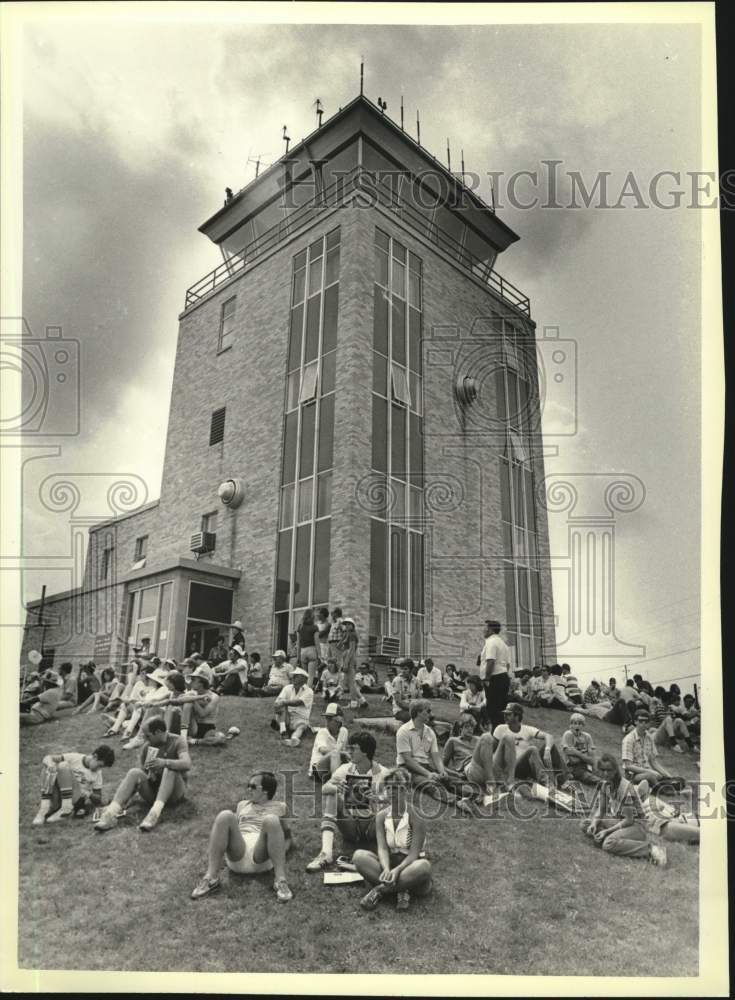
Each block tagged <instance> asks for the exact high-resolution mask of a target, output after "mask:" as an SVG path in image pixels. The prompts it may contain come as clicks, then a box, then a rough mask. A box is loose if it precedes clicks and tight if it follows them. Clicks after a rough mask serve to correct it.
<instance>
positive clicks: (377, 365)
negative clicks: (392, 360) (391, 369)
mask: <svg viewBox="0 0 735 1000" xmlns="http://www.w3.org/2000/svg"><path fill="white" fill-rule="evenodd" d="M373 392H378V393H380V395H381V396H387V395H388V359H387V358H384V357H383V355H382V354H378V352H377V351H373Z"/></svg>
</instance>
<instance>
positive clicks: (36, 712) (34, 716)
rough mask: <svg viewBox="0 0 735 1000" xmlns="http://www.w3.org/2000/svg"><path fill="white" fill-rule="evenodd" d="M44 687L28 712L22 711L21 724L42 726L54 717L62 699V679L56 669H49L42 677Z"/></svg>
mask: <svg viewBox="0 0 735 1000" xmlns="http://www.w3.org/2000/svg"><path fill="white" fill-rule="evenodd" d="M41 680H42V683H43V689H42V690H41V693H40V694H39V695H38V699H37V700H36V701H34V702H33V703H32V704H31V707H30V710H29V711H28V712H21V713H20V716H19V718H20V725H21V726H40V725H42V723H44V722H50V721H51V719H53V718H54V716H55V715H56V712H57V710H58V708H59V702H60V701H61V695H62V687H61V679H60V678H59V675H58V674H57V673H56V671H55V670H47V671H46V672H45V673H44V674H43V676H42V678H41Z"/></svg>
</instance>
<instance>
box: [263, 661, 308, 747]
mask: <svg viewBox="0 0 735 1000" xmlns="http://www.w3.org/2000/svg"><path fill="white" fill-rule="evenodd" d="M308 679H309V675H308V673H307V672H306V670H304V669H303V667H294V669H293V670H292V671H291V683H290V684H286V686H285V687H284V688H283V689H282V691H281V693H280V694H279V695H278V697H277V698H276V701H275V705H274V706H273V715H274V718H273V719H272V720H271V729H278V730H279V731H280V735H281V739H282V740H283V742H284V744H285V745H286V746H287V747H297V746H299V744H300V743H301V737H302V736H303V735H304V733H305V732H306V731H307V730H308V729H309V728H310V727H309V720H310V716H311V706H312V705H313V704H314V689H313V688H310V687H309V685H308V684H307V683H306V682H307V681H308ZM289 730H290V732H291V738H290V739H289V738H288V733H289Z"/></svg>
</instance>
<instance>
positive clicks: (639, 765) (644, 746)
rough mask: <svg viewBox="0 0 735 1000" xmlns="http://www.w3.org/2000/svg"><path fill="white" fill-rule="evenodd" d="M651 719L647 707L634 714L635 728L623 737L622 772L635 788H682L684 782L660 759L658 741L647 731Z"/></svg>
mask: <svg viewBox="0 0 735 1000" xmlns="http://www.w3.org/2000/svg"><path fill="white" fill-rule="evenodd" d="M650 718H651V716H650V713H649V711H648V709H647V708H639V709H638V710H637V711H636V713H635V719H634V722H635V727H634V728H633V729H631V731H630V732H629V733H627V734H626V735H625V736H624V737H623V747H622V754H621V756H622V759H623V773H624V774H625V777H626V778H627V779H628V780H630V781H632V782H633V784H634V785H638V784H640V782H642V781H646V782H648V786H649V787H650V788H651V790H653V789H662V788H668V789H671V790H674V789H681V788H683V787H684V785H685V784H686V782H685V780H684V779H683V778H677V777H674V776H673V775H672V774H671V773H670V772H669V771H667V770H666V768H665V767H664V766H663V764H662V763H661V762H660V761H659V759H658V750H657V749H656V741H655V739H654V737H653V735H652V734H651V733H649V732H648V723H649V721H650Z"/></svg>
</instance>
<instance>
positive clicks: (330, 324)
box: [322, 285, 339, 354]
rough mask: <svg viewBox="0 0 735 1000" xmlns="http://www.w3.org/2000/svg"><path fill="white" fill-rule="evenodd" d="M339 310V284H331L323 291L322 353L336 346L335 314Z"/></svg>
mask: <svg viewBox="0 0 735 1000" xmlns="http://www.w3.org/2000/svg"><path fill="white" fill-rule="evenodd" d="M338 312H339V285H332V286H331V288H328V289H327V290H326V292H325V293H324V322H323V329H322V353H323V354H326V353H327V351H333V350H334V349H335V347H336V346H337V314H338Z"/></svg>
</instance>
